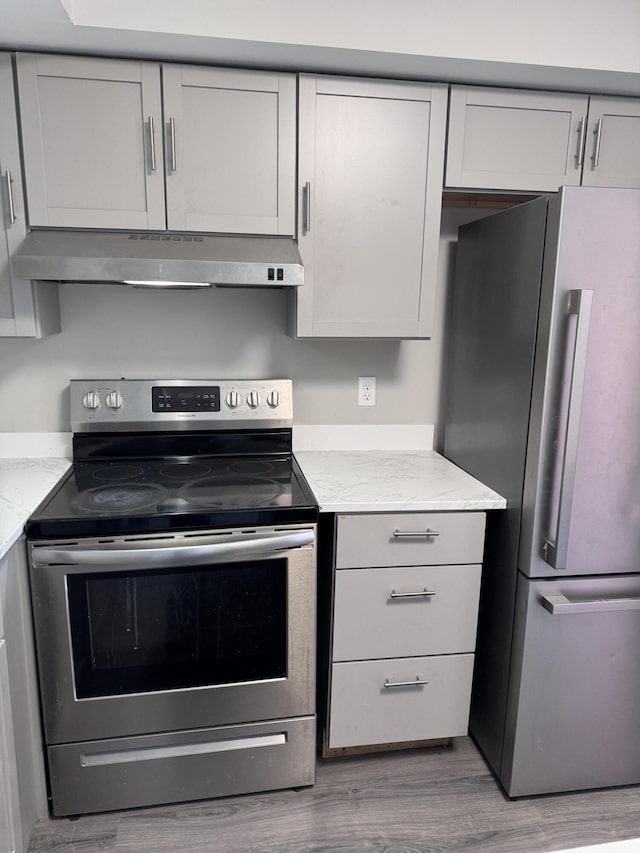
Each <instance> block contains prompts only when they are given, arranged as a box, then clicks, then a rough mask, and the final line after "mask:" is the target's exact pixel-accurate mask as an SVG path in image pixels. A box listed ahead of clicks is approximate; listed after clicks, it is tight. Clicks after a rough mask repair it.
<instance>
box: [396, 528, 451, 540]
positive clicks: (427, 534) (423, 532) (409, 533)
mask: <svg viewBox="0 0 640 853" xmlns="http://www.w3.org/2000/svg"><path fill="white" fill-rule="evenodd" d="M393 535H394V538H395V539H400V538H402V537H403V536H425V537H429V538H430V537H431V536H440V533H439V531H438V530H431V529H430V528H428V527H427V529H426V530H394V531H393Z"/></svg>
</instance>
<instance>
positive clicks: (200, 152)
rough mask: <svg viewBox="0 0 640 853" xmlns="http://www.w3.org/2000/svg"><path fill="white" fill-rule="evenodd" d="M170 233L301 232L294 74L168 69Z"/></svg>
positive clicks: (165, 75) (166, 117)
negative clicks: (297, 229) (298, 223)
mask: <svg viewBox="0 0 640 853" xmlns="http://www.w3.org/2000/svg"><path fill="white" fill-rule="evenodd" d="M162 74H163V104H164V121H165V140H166V143H165V151H166V176H167V177H166V180H167V218H168V227H169V229H171V230H179V231H180V230H186V231H221V232H236V233H246V234H286V235H293V234H294V233H295V168H296V79H295V75H293V74H277V73H272V72H263V71H245V70H239V69H235V70H233V69H226V68H203V67H196V66H187V65H163V67H162Z"/></svg>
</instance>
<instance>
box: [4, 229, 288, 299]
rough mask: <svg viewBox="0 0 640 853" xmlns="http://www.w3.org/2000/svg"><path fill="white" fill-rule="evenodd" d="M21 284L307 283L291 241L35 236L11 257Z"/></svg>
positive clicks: (43, 233)
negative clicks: (27, 281)
mask: <svg viewBox="0 0 640 853" xmlns="http://www.w3.org/2000/svg"><path fill="white" fill-rule="evenodd" d="M11 264H12V268H13V272H14V274H15V275H16V277H18V278H23V279H31V280H39V281H59V282H94V283H97V282H100V283H105V282H106V283H118V284H133V285H139V286H145V287H156V286H157V287H208V286H210V285H224V286H238V287H246V286H248V287H288V286H291V285H294V286H295V285H301V284H303V283H304V272H303V268H302V260H301V258H300V254H299V252H298V247H297V245H296V243H295V241H294V240H292V239H291V238H289V237H244V236H231V237H229V236H222V235H202V234H166V233H162V234H158V233H136V234H129V233H116V232H99V233H96V232H89V231H44V230H43V231H32V232H31V233H30V234H29V235H28V236H27V238H26V239H25V240H24V242H23V243H22V245H21V246H20V247H19V248H18V250H17V252H15V254H14V255H13V258H12V262H11Z"/></svg>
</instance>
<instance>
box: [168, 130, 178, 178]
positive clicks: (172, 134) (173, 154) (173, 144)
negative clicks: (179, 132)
mask: <svg viewBox="0 0 640 853" xmlns="http://www.w3.org/2000/svg"><path fill="white" fill-rule="evenodd" d="M169 137H170V141H171V171H172V172H175V171H176V169H177V168H178V162H177V159H176V120H175V118H174V117H173V116H171V118H170V119H169Z"/></svg>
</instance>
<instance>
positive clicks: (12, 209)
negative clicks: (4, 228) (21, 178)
mask: <svg viewBox="0 0 640 853" xmlns="http://www.w3.org/2000/svg"><path fill="white" fill-rule="evenodd" d="M6 175H7V201H8V202H9V222H10V223H11V225H14V224H15V222H16V219H17V217H16V208H15V204H14V203H13V177H12V176H11V172H10V171H9V170H8V169H7V172H6Z"/></svg>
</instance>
